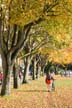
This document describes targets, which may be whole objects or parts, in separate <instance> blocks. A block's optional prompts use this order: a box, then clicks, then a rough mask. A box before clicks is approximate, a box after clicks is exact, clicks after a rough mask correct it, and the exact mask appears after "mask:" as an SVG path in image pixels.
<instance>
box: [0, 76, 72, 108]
mask: <svg viewBox="0 0 72 108" xmlns="http://www.w3.org/2000/svg"><path fill="white" fill-rule="evenodd" d="M60 81H63V82H64V81H65V82H66V81H70V82H71V81H72V78H63V77H60V76H56V81H55V82H56V90H55V91H53V92H48V90H47V86H46V84H45V78H44V77H41V78H40V79H38V80H35V81H31V82H30V83H29V84H25V85H21V86H20V88H19V89H17V90H15V89H12V92H11V95H10V96H5V97H0V108H72V85H65V86H64V85H60V86H58V84H59V83H60ZM57 82H58V83H57Z"/></svg>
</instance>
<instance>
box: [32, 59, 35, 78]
mask: <svg viewBox="0 0 72 108" xmlns="http://www.w3.org/2000/svg"><path fill="white" fill-rule="evenodd" d="M35 75H36V59H34V61H33V73H32V80H35Z"/></svg>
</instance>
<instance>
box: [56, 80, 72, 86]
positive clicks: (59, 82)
mask: <svg viewBox="0 0 72 108" xmlns="http://www.w3.org/2000/svg"><path fill="white" fill-rule="evenodd" d="M55 85H56V87H61V86H72V80H69V79H67V80H56V81H55Z"/></svg>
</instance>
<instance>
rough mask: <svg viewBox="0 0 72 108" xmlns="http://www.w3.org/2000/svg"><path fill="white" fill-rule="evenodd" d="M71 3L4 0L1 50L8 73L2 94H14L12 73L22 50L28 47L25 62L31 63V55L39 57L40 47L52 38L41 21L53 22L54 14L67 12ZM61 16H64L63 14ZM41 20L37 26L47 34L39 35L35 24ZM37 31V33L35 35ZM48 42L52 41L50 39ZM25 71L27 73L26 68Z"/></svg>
mask: <svg viewBox="0 0 72 108" xmlns="http://www.w3.org/2000/svg"><path fill="white" fill-rule="evenodd" d="M69 2H70V1H69ZM67 3H68V1H66V2H64V1H63V0H36V1H34V0H28V1H26V0H21V1H20V2H19V0H1V1H0V53H1V57H2V66H3V76H4V77H3V83H2V89H1V95H6V94H10V91H11V87H10V85H11V73H12V72H13V69H14V70H15V68H13V67H14V64H15V60H16V58H17V56H18V54H19V52H21V51H22V50H23V51H24V52H23V51H22V52H23V53H24V57H25V59H26V60H25V63H27V67H29V64H30V59H32V58H33V60H35V59H36V57H35V55H34V54H36V53H37V50H38V49H39V48H40V47H41V46H42V45H44V44H46V43H47V42H49V35H48V31H47V33H45V34H43V32H42V31H41V30H42V28H43V26H44V23H43V24H42V23H41V22H45V21H47V22H49V20H50V19H51V17H52V18H54V17H56V18H59V17H57V16H59V15H61V14H62V13H64V14H65V12H67V9H68V8H67ZM70 3H71V2H70ZM65 4H66V5H65ZM68 5H69V4H68ZM64 7H65V8H64ZM68 10H69V9H68ZM70 13H71V12H70ZM64 14H63V15H64ZM65 15H66V14H65ZM61 19H62V20H63V18H62V17H61ZM52 20H53V19H52ZM40 23H41V25H40V26H37V28H39V29H40V32H41V33H42V34H43V36H42V34H41V35H40V36H39V33H38V32H39V31H36V28H35V29H34V31H33V28H34V27H35V26H36V25H38V24H40ZM44 27H45V26H44ZM49 27H51V26H49ZM33 32H34V35H35V36H33ZM37 35H38V38H37V37H36V36H37ZM46 37H47V38H46ZM51 42H52V41H51ZM48 45H50V42H49V44H48ZM50 46H51V45H50ZM53 46H54V45H53ZM25 68H26V67H25ZM34 69H35V68H34ZM14 72H15V71H14ZM14 74H16V72H15V73H14ZM24 74H26V73H25V72H24ZM14 76H15V75H14ZM33 78H34V76H33ZM24 82H25V79H24Z"/></svg>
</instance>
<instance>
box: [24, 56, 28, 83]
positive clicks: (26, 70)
mask: <svg viewBox="0 0 72 108" xmlns="http://www.w3.org/2000/svg"><path fill="white" fill-rule="evenodd" d="M29 67H30V57H29V56H28V57H26V61H25V69H24V74H23V83H28V74H29Z"/></svg>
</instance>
